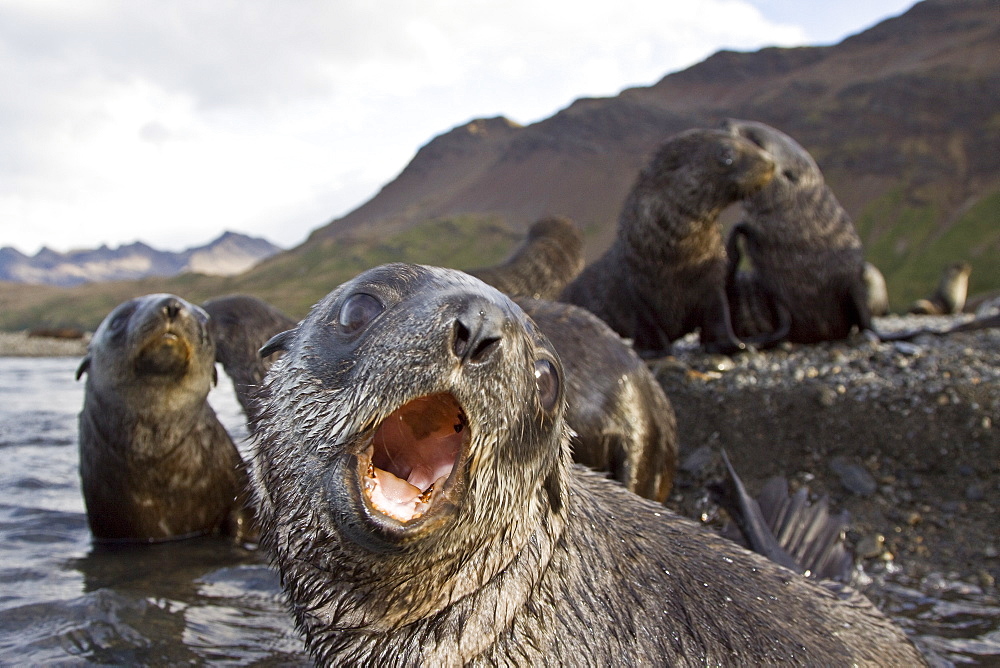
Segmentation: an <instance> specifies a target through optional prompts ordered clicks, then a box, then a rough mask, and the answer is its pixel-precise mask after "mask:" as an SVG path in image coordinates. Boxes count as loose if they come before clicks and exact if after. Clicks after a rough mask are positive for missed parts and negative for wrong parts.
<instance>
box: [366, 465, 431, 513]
mask: <svg viewBox="0 0 1000 668" xmlns="http://www.w3.org/2000/svg"><path fill="white" fill-rule="evenodd" d="M375 477H376V478H377V479H378V484H379V487H380V488H381V489H382V495H383V496H384V497H385V498H386V499H388V500H389V501H392V502H393V503H399V504H406V503H410V502H411V501H413V499H415V498H417V497H418V496H420V494H421V493H422V492H421V491H420V490H419V489H418V488H416V487H414V486H413V485H411V484H410V483H408V482H406V481H405V480H400V479H399V478H397V477H396V476H394V475H393V474H391V473H389V472H388V471H383V470H382V469H380V468H378V467H375Z"/></svg>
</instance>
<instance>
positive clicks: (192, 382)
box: [76, 294, 256, 542]
mask: <svg viewBox="0 0 1000 668" xmlns="http://www.w3.org/2000/svg"><path fill="white" fill-rule="evenodd" d="M207 323H208V316H207V315H206V314H205V312H204V311H202V310H201V309H200V308H198V307H197V306H193V305H192V304H189V303H187V302H186V301H184V300H183V299H181V298H180V297H176V296H174V295H167V294H154V295H146V296H144V297H137V298H136V299H132V300H129V301H127V302H125V303H123V304H120V305H119V306H117V307H115V309H114V310H112V311H111V313H110V314H108V316H107V317H106V318H105V319H104V321H103V322H102V323H101V325H100V326H99V327H98V328H97V331H96V332H94V337H93V339H91V341H90V346H89V348H88V351H87V355H86V357H84V359H83V362H82V363H81V364H80V368H79V370H78V371H77V374H76V377H77V379H79V378H80V377H81V376H82V375H83V374H84V373H86V374H87V383H86V389H85V393H84V400H83V410H82V411H81V413H80V421H79V430H80V478H81V480H82V486H83V498H84V501H85V502H86V506H87V519H88V521H89V523H90V529H91V532H92V533H93V535H94V538H95V539H97V540H98V541H139V542H153V541H159V540H168V539H175V538H185V537H189V536H194V535H200V534H206V533H216V532H219V533H223V534H226V535H232V536H234V537H236V538H238V539H241V540H242V539H247V538H253V537H254V532H255V529H256V528H255V526H254V522H253V513H252V510H251V507H250V506H249V504H248V501H249V494H248V492H247V474H246V470H245V467H244V465H243V461H242V459H241V458H240V455H239V452H238V451H237V450H236V446H235V445H233V441H232V439H230V437H229V434H227V433H226V430H225V428H223V426H222V424H221V423H220V422H219V420H218V418H216V416H215V412H214V411H213V410H212V407H211V406H209V404H208V401H207V397H208V392H209V390H210V389H211V386H212V383H213V382H214V380H215V346H214V345H213V343H212V339H211V337H210V336H209V334H208V327H207Z"/></svg>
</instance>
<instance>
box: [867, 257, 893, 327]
mask: <svg viewBox="0 0 1000 668" xmlns="http://www.w3.org/2000/svg"><path fill="white" fill-rule="evenodd" d="M861 280H862V281H863V282H864V284H865V294H866V295H867V299H866V300H865V301H866V302H867V304H868V313H869V314H871V316H872V317H878V316H884V315H886V314H888V313H889V288H888V286H887V285H886V284H885V276H883V275H882V272H881V271H879V268H878V267H876V266H875V265H874V264H872V263H871V262H865V268H864V271H863V272H862V274H861Z"/></svg>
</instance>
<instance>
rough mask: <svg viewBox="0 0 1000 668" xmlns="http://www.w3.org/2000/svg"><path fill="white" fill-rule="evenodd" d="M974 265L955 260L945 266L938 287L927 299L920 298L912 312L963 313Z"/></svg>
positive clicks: (912, 307)
mask: <svg viewBox="0 0 1000 668" xmlns="http://www.w3.org/2000/svg"><path fill="white" fill-rule="evenodd" d="M971 273H972V265H970V264H968V263H967V262H953V263H951V264H949V265H948V266H947V267H945V268H944V272H942V274H941V281H940V282H939V283H938V286H937V289H936V290H935V291H934V294H932V295H931V296H930V297H928V298H927V299H918V300H917V301H915V302H913V305H912V306H910V311H909V312H910V313H914V314H922V315H951V314H953V313H961V312H962V309H964V308H965V300H966V298H967V297H968V296H969V274H971Z"/></svg>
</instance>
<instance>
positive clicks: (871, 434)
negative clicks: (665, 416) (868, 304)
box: [651, 315, 1000, 592]
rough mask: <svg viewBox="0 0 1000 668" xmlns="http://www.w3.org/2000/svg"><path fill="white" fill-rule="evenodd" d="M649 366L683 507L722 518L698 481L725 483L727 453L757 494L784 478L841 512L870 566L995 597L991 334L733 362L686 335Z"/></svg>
mask: <svg viewBox="0 0 1000 668" xmlns="http://www.w3.org/2000/svg"><path fill="white" fill-rule="evenodd" d="M970 317H971V316H962V315H959V316H950V317H949V316H945V317H942V316H922V317H917V316H890V317H886V318H879V319H876V327H877V328H878V329H879V331H882V332H895V331H903V330H909V329H914V328H917V327H926V328H932V329H936V330H943V329H945V328H947V327H949V326H951V325H953V324H957V323H959V322H965V321H967V320H968V319H970ZM651 368H652V369H653V371H654V373H655V374H656V376H657V378H658V380H659V381H660V382H661V384H662V385H663V387H664V389H665V390H666V392H667V395H668V396H669V397H670V399H671V402H672V403H673V406H674V409H675V411H676V412H677V422H678V431H679V438H680V446H681V462H683V463H684V464H685V465H684V466H682V467H681V468H680V470H679V471H678V476H677V480H676V482H675V489H674V493H673V495H672V498H671V500H670V504H669V505H671V506H672V507H674V508H675V509H677V510H679V511H680V512H682V513H684V514H686V515H689V516H691V517H695V518H698V519H701V520H702V521H704V522H706V523H715V522H719V523H721V521H722V520H723V519H724V515H723V514H722V511H720V510H719V509H718V508H717V507H715V505H714V504H713V503H712V501H711V500H710V499H709V497H708V495H707V493H706V492H705V491H704V486H705V483H706V482H707V481H709V480H711V479H713V478H715V477H721V471H722V469H721V462H720V459H719V457H718V452H719V451H720V450H721V449H725V450H726V452H727V453H728V454H729V457H730V459H731V460H732V462H733V465H734V467H735V468H736V471H737V472H738V473H739V474H740V476H741V477H742V478H743V480H744V482H745V483H746V485H747V488H748V489H749V490H750V491H751V493H756V491H757V490H759V489H760V487H761V486H762V485H763V483H764V481H765V480H766V479H767V478H769V477H771V476H774V475H781V476H784V477H786V478H788V479H789V483H790V485H791V487H792V488H793V489H795V488H797V487H799V486H801V485H808V486H809V488H810V490H812V491H813V492H814V493H816V494H827V495H829V496H830V499H831V502H832V507H833V508H834V509H847V510H848V511H849V512H850V514H851V518H852V522H851V531H850V532H849V535H848V539H849V542H852V543H853V544H854V545H855V546H858V545H859V544H860V546H861V547H862V549H861V550H860V554H861V555H863V556H862V557H861V559H862V562H863V563H865V565H867V566H875V565H877V564H878V563H882V564H884V563H887V562H895V563H894V567H898V568H902V569H903V570H904V571H905V572H906V573H907V574H909V575H911V576H913V577H923V576H926V575H927V574H928V573H947V574H949V577H956V578H958V579H960V580H963V581H967V582H970V583H974V584H976V585H977V586H985V587H987V588H990V589H991V590H992V591H993V592H995V591H996V579H997V578H998V577H1000V561H998V560H997V559H996V558H995V557H994V558H991V557H988V556H986V554H985V553H984V546H993V545H995V544H996V543H997V533H998V526H1000V525H998V518H1000V503H998V499H1000V493H998V492H1000V482H998V481H1000V475H998V474H1000V426H998V424H997V423H998V420H1000V330H998V329H997V328H992V329H983V330H979V331H974V332H968V333H961V334H951V335H947V336H933V335H921V336H918V337H917V338H916V339H914V340H913V341H902V342H880V341H876V340H874V339H873V338H871V337H866V336H864V335H860V334H859V335H856V336H854V337H853V338H851V339H849V340H847V341H838V342H828V343H822V344H816V345H784V346H782V347H779V348H777V349H775V350H770V351H763V352H757V351H749V352H747V353H744V354H741V355H736V356H734V357H731V358H730V357H720V356H710V355H705V354H704V353H702V352H700V351H699V349H698V346H697V339H696V338H695V337H687V338H685V339H683V340H682V341H680V342H679V344H678V345H677V346H676V347H675V355H674V356H672V357H668V358H664V359H662V360H657V361H654V362H652V363H651ZM706 448H707V449H708V451H709V452H710V453H711V454H708V453H706ZM865 559H867V560H868V561H867V562H865V561H864V560H865Z"/></svg>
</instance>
